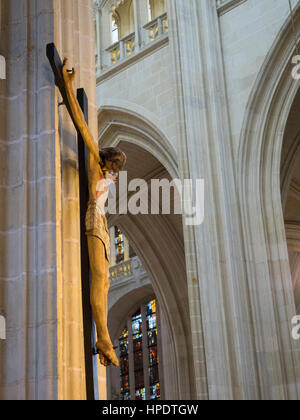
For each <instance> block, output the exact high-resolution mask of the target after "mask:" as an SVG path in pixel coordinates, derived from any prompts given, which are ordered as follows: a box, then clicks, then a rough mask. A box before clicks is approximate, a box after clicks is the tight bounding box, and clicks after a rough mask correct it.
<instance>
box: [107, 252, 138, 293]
mask: <svg viewBox="0 0 300 420" xmlns="http://www.w3.org/2000/svg"><path fill="white" fill-rule="evenodd" d="M109 271H110V284H111V286H113V285H116V284H117V283H119V282H124V281H128V280H130V279H132V280H135V279H136V278H139V277H140V276H141V274H145V270H144V268H143V266H142V264H141V262H140V259H139V258H138V257H134V258H131V259H130V260H128V261H125V262H123V263H120V264H118V265H115V266H114V267H111V268H110V270H109Z"/></svg>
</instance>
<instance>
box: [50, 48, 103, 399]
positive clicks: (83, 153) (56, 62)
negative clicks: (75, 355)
mask: <svg viewBox="0 0 300 420" xmlns="http://www.w3.org/2000/svg"><path fill="white" fill-rule="evenodd" d="M47 58H48V60H49V62H50V64H51V67H52V70H53V73H54V77H55V84H56V86H57V87H58V88H59V90H60V93H61V96H62V98H63V104H64V105H65V106H66V107H67V110H68V112H69V114H70V117H71V118H72V121H73V123H74V125H75V127H76V123H75V121H74V119H73V115H72V112H71V109H70V105H69V101H68V97H67V94H66V91H65V87H64V81H63V75H62V66H63V63H62V60H61V59H60V56H59V54H58V52H57V49H56V47H55V45H54V44H53V43H51V44H48V45H47ZM77 100H78V103H79V105H80V107H81V109H82V111H83V114H84V117H85V120H86V123H87V124H88V98H87V96H86V93H85V91H84V89H78V90H77ZM76 129H77V127H76ZM77 134H78V162H79V194H80V245H81V286H82V310H83V326H84V352H85V371H86V393H87V399H88V400H95V399H98V382H97V352H96V351H95V348H96V339H95V328H94V322H93V317H92V309H91V305H90V268H89V256H88V246H87V238H86V235H85V215H86V211H87V205H88V178H87V170H86V158H87V153H88V151H87V148H86V146H85V143H84V141H83V138H82V136H81V134H80V132H79V130H78V129H77Z"/></svg>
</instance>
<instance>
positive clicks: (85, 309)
mask: <svg viewBox="0 0 300 420" xmlns="http://www.w3.org/2000/svg"><path fill="white" fill-rule="evenodd" d="M77 100H78V103H79V105H80V107H81V109H82V112H83V114H84V117H85V121H86V123H87V124H88V122H89V121H88V98H87V96H86V93H85V91H84V89H78V90H77ZM87 157H88V151H87V149H86V146H85V144H84V141H83V139H82V136H81V134H80V133H79V131H78V162H79V196H80V245H81V288H82V313H83V325H84V352H85V372H86V391H87V399H88V400H95V399H96V397H97V394H98V386H97V356H96V357H95V355H93V348H94V347H95V339H94V336H95V334H94V325H93V317H92V310H91V305H90V269H89V255H88V245H87V237H86V234H85V215H86V212H87V204H88V197H89V191H88V177H87V166H86V162H87Z"/></svg>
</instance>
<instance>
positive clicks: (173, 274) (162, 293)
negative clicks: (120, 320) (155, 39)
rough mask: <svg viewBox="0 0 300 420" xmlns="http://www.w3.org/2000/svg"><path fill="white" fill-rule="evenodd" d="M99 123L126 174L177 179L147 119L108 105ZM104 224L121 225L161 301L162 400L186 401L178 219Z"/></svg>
mask: <svg viewBox="0 0 300 420" xmlns="http://www.w3.org/2000/svg"><path fill="white" fill-rule="evenodd" d="M98 121H99V127H100V128H101V130H99V132H100V137H99V144H100V147H107V146H119V147H120V148H121V149H122V150H124V151H125V153H127V155H128V162H127V170H128V172H129V176H132V177H134V178H141V179H145V178H146V179H150V178H151V177H152V176H154V177H157V176H158V177H160V176H164V177H167V178H169V179H171V178H176V177H178V168H177V165H176V154H175V152H174V149H173V148H172V146H171V144H170V143H169V141H168V139H167V138H166V136H164V134H163V133H162V132H161V131H160V130H159V129H157V127H156V126H155V124H153V123H152V122H151V121H150V120H149V119H145V118H143V117H141V116H140V115H139V114H137V113H136V112H133V111H128V110H125V109H122V108H116V107H109V106H106V107H102V108H101V109H100V112H99V117H98ZM108 222H109V225H111V226H113V225H118V226H120V228H121V229H122V231H123V232H124V234H125V235H126V237H127V238H128V240H129V241H130V243H131V245H132V247H133V248H134V250H135V252H136V253H137V255H138V257H139V258H140V260H141V261H142V263H143V266H144V268H145V269H146V271H147V273H148V275H149V278H150V279H151V282H152V286H153V291H154V294H155V296H156V297H157V300H158V302H159V306H160V309H161V312H160V313H161V320H162V323H163V325H164V328H165V332H166V334H165V336H164V337H163V340H162V341H163V343H162V345H163V359H164V366H163V369H164V383H165V389H166V393H165V397H166V398H167V399H175V400H176V399H189V398H191V395H193V392H194V375H193V367H192V366H193V359H192V358H193V356H192V351H191V349H192V345H191V328H190V319H189V310H188V290H187V279H186V265H185V250H184V241H183V228H182V217H181V216H179V215H159V216H155V215H138V216H132V215H130V214H128V215H122V216H119V215H114V216H109V217H108ZM125 315H126V314H124V316H125ZM113 338H114V339H115V338H116V337H113ZM164 355H165V356H166V357H164Z"/></svg>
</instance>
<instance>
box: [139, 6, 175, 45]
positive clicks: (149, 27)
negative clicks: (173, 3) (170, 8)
mask: <svg viewBox="0 0 300 420" xmlns="http://www.w3.org/2000/svg"><path fill="white" fill-rule="evenodd" d="M144 30H145V31H146V34H147V35H146V37H145V38H144V42H145V44H149V43H151V42H153V41H156V40H158V39H159V38H161V37H162V36H163V35H165V34H167V33H168V32H169V22H168V16H167V13H164V14H163V15H161V16H159V17H158V18H156V19H154V20H152V21H151V22H149V23H147V24H146V25H144Z"/></svg>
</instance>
